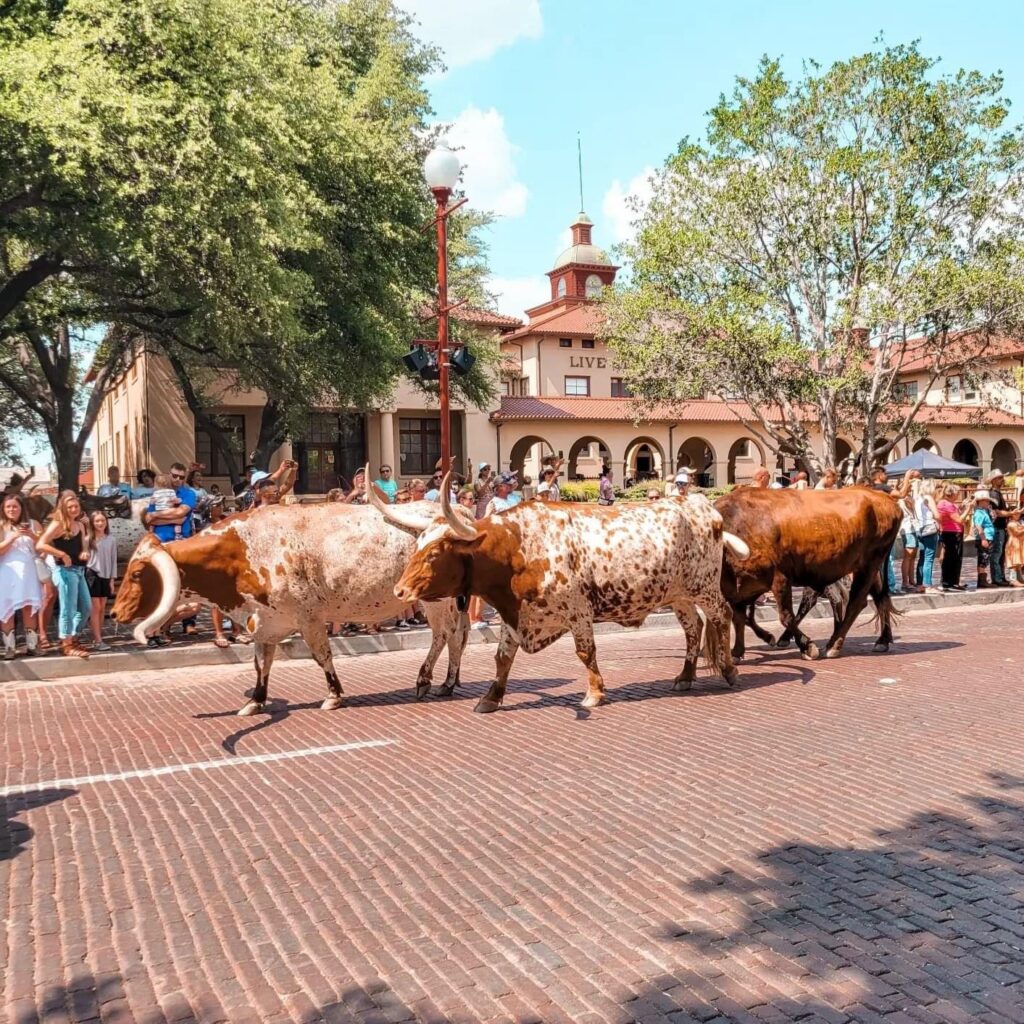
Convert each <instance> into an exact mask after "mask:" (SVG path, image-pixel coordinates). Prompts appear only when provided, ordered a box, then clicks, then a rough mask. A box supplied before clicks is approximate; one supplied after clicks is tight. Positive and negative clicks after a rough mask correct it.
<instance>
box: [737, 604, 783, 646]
mask: <svg viewBox="0 0 1024 1024" xmlns="http://www.w3.org/2000/svg"><path fill="white" fill-rule="evenodd" d="M730 608H732V631H733V633H735V634H736V635H735V637H734V639H733V643H732V656H733V658H734V660H736V661H742V660H743V657H744V655H745V654H746V653H747V634H746V632H745V631H746V628H747V621H748V620H749V621H750V622H751V625H753V619H754V604H753V602H751V603H750V604H732V605H730ZM773 639H774V638H773Z"/></svg>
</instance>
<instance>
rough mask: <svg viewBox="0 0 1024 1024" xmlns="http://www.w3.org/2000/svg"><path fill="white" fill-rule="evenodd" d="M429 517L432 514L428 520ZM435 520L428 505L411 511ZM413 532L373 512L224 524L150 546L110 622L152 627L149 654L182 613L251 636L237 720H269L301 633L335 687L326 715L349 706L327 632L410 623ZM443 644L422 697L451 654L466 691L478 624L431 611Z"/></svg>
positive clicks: (311, 511) (297, 509) (265, 514)
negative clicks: (404, 591)
mask: <svg viewBox="0 0 1024 1024" xmlns="http://www.w3.org/2000/svg"><path fill="white" fill-rule="evenodd" d="M423 506H429V508H423ZM407 507H408V508H412V509H421V512H422V514H424V515H425V514H428V513H432V514H433V515H435V516H436V515H437V511H438V507H437V505H435V504H432V503H429V502H422V503H417V504H416V505H413V506H407ZM416 537H417V532H416V531H415V530H409V529H403V528H401V527H398V526H395V525H392V524H390V523H387V522H385V521H384V520H383V519H382V517H381V515H380V513H379V512H378V511H377V510H376V509H374V508H371V507H369V506H366V505H343V504H324V505H305V506H304V505H290V506H285V505H271V506H268V507H265V508H258V509H253V510H251V511H249V512H243V513H240V514H238V515H234V516H231V517H229V518H228V519H225V520H224V521H223V522H221V523H218V524H217V525H215V526H211V527H209V528H208V529H206V530H204V531H203V532H202V533H200V534H199V535H198V536H196V537H191V538H189V539H188V540H181V541H176V542H174V543H172V544H167V545H163V544H161V543H160V542H159V541H158V540H157V539H156V538H155V537H154V536H153V535H152V534H147V535H146V536H145V538H143V540H142V542H141V543H140V544H139V546H138V548H137V549H136V551H135V554H134V556H133V557H132V560H131V562H130V563H129V565H128V568H127V570H126V571H125V575H124V580H123V582H122V584H121V588H120V590H119V591H118V595H117V601H116V602H115V603H114V607H113V609H112V615H113V617H114V618H115V619H117V620H118V621H119V622H131V621H133V620H134V619H136V618H141V619H142V620H143V621H142V622H141V623H140V624H139V625H138V626H137V627H136V629H135V637H136V639H137V640H139V642H140V643H144V642H145V640H146V637H147V635H152V634H153V633H154V632H156V631H157V630H158V629H159V628H160V627H161V626H162V625H163V623H165V622H166V621H167V620H168V618H169V617H170V616H171V614H172V613H173V612H174V610H175V608H176V607H177V606H178V605H179V603H180V602H183V601H192V602H195V601H198V602H201V603H203V604H210V605H216V606H217V607H218V608H220V609H221V610H222V611H224V612H226V613H228V614H229V615H230V616H231V617H232V619H234V620H236V621H239V622H243V623H245V625H246V626H247V628H248V629H249V631H250V632H251V633H252V634H253V636H254V638H255V640H256V643H255V655H256V676H257V679H256V687H255V689H254V690H253V694H252V699H251V700H250V701H249V702H248V703H247V704H246V705H245V706H244V707H243V708H242V710H241V711H239V714H240V715H249V714H254V713H256V712H258V711H260V710H262V709H263V707H264V705H265V702H266V699H267V685H268V679H269V675H270V667H271V663H272V662H273V660H274V652H275V650H276V648H277V645H278V644H279V643H280V642H281V641H282V640H284V639H285V638H286V637H288V636H290V635H291V634H292V633H294V632H295V631H296V630H298V631H299V632H300V633H301V634H302V637H303V639H304V640H305V641H306V643H307V645H308V646H309V649H310V652H311V653H312V655H313V657H314V658H315V659H316V661H317V663H318V664H319V665H320V667H321V668H322V669H323V671H324V675H325V676H326V677H327V685H328V688H329V690H330V693H329V695H328V697H327V699H326V700H325V701H324V702H323V705H322V707H324V708H336V707H338V706H340V704H341V699H342V698H341V694H342V688H341V683H340V682H339V680H338V676H337V674H336V672H335V670H334V663H333V658H332V656H331V647H330V640H329V638H328V635H327V624H328V623H329V622H368V623H375V622H380V621H382V620H384V619H388V618H392V617H394V616H397V615H399V614H401V612H402V611H403V609H404V608H405V606H406V603H407V602H404V601H401V600H399V599H398V598H396V597H395V593H394V588H395V583H396V582H397V580H398V578H399V576H400V575H401V572H402V569H403V567H404V566H405V564H406V562H407V561H408V560H409V558H410V556H411V555H412V554H413V553H414V551H415V550H416ZM425 610H426V615H427V620H428V621H429V623H430V627H431V629H432V630H433V643H432V644H431V647H430V650H429V652H428V654H427V657H426V660H425V661H424V662H423V665H422V666H421V668H420V671H419V676H418V678H417V682H416V693H417V697H422V696H424V695H425V694H426V693H427V692H428V691H429V689H430V681H431V674H432V672H433V668H434V664H435V663H436V661H437V659H438V657H439V655H440V653H441V650H442V648H443V647H445V646H446V645H447V647H448V665H449V667H448V676H447V679H446V682H445V685H444V687H443V688H442V692H444V693H451V691H452V688H453V687H454V686H455V684H456V683H457V682H458V677H459V665H460V662H461V659H462V650H463V646H464V645H465V642H466V638H467V634H468V630H469V622H468V620H467V618H466V616H465V615H464V614H462V613H460V612H459V611H458V610H457V609H456V607H455V602H454V601H441V602H437V603H434V604H428V605H427V606H426V609H425Z"/></svg>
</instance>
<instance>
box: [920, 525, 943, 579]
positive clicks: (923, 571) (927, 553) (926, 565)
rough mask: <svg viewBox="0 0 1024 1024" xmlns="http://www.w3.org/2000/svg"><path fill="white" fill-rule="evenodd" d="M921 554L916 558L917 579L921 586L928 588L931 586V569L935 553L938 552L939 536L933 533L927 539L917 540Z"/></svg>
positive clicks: (933, 564)
mask: <svg viewBox="0 0 1024 1024" xmlns="http://www.w3.org/2000/svg"><path fill="white" fill-rule="evenodd" d="M917 543H918V546H919V547H920V549H921V554H920V555H918V557H917V578H918V580H920V582H921V585H922V586H925V587H930V586H931V585H932V569H933V568H934V566H935V553H936V551H938V550H939V535H938V534H937V533H933V534H931V535H930V536H927V537H918V538H917Z"/></svg>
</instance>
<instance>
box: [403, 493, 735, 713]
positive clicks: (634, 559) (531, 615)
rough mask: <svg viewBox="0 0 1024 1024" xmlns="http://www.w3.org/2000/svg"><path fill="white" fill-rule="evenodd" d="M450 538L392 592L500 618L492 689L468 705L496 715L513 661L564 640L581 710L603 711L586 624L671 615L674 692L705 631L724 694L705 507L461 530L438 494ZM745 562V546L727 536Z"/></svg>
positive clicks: (594, 509) (685, 505) (621, 511)
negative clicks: (682, 651) (579, 683)
mask: <svg viewBox="0 0 1024 1024" xmlns="http://www.w3.org/2000/svg"><path fill="white" fill-rule="evenodd" d="M441 492H442V509H443V512H444V515H445V517H446V521H447V529H446V530H444V531H443V533H442V534H441V535H440V536H439V535H438V533H437V531H436V530H429V531H426V532H425V533H424V534H423V536H422V537H421V539H420V550H418V551H417V553H416V555H415V556H414V557H413V559H412V561H411V562H410V563H409V566H408V568H407V569H406V570H405V572H404V574H403V575H402V578H401V580H399V582H398V586H397V587H396V588H395V593H396V595H397V596H398V599H399V600H400V601H402V602H403V603H405V602H409V601H415V600H417V599H420V600H428V601H433V600H438V599H440V598H444V597H457V598H462V599H463V600H465V598H466V597H467V596H468V595H470V594H475V595H479V596H480V597H482V598H484V599H485V600H486V601H488V602H489V603H490V604H492V605H493V606H494V607H495V608H496V609H497V610H498V612H499V613H500V614H501V618H502V628H501V636H500V639H499V642H498V651H497V656H496V669H497V670H496V678H495V681H494V684H493V685H492V686H491V688H490V691H489V692H488V693H487V694H486V695H485V696H484V697H483V699H482V700H481V701H480V702H479V703H478V704H477V706H476V710H477V711H480V712H490V711H495V710H497V708H498V707H499V706H500V704H501V702H502V700H503V698H504V695H505V687H506V683H507V681H508V675H509V670H510V669H511V667H512V661H513V659H514V657H515V654H516V651H517V650H518V649H519V648H520V647H522V648H523V649H524V650H525V651H527V652H528V653H531V654H532V653H535V652H537V651H541V650H543V649H544V648H545V647H547V646H548V645H549V644H551V643H553V642H554V641H555V640H557V639H558V638H559V637H560V636H562V635H564V634H565V633H567V632H568V633H572V636H573V640H574V641H575V644H576V654H577V656H578V657H579V659H580V661H582V662H583V664H584V665H585V666H586V668H587V673H588V686H587V695H586V697H585V698H584V700H583V706H584V707H594V706H596V705H598V704H601V703H603V702H604V700H605V687H604V680H603V679H602V677H601V673H600V670H599V669H598V666H597V655H596V648H595V644H594V629H593V626H594V623H595V622H618V623H621V624H622V625H625V626H639V625H640V624H641V623H642V622H643V621H644V619H645V618H646V617H647V616H648V615H649V614H650V613H651V612H652V611H655V610H656V609H658V608H661V607H664V606H666V605H667V606H671V607H672V609H673V610H674V611H675V613H676V617H677V618H678V619H679V622H680V623H681V625H682V627H683V630H684V632H685V634H686V643H687V656H686V662H685V664H684V666H683V670H682V671H681V672H680V674H679V676H678V678H677V679H676V681H675V684H674V685H675V688H676V689H680V690H683V689H688V688H689V686H690V684H691V683H692V681H693V678H694V674H695V665H696V659H697V650H698V648H699V646H700V635H701V622H700V618H699V616H698V614H697V609H698V608H700V610H701V611H702V612H703V614H704V616H705V617H706V620H707V629H706V634H705V636H706V654H707V656H708V660H709V662H710V663H711V664H712V665H714V666H715V667H716V668H717V669H718V670H719V671H721V673H722V674H723V675H724V676H725V678H726V680H727V681H728V682H729V684H730V685H732V684H733V683H734V682H735V678H736V671H735V669H734V667H733V663H732V657H731V656H730V653H729V610H728V607H727V605H726V603H725V601H724V599H723V597H722V591H721V584H720V576H721V570H722V561H721V560H722V547H723V531H722V517H721V516H720V515H719V514H718V513H717V512H716V511H715V509H714V507H713V506H712V505H711V504H710V502H708V501H707V500H706V499H705V498H703V497H702V496H695V497H691V498H687V499H670V500H666V501H659V502H648V503H644V504H628V505H618V506H612V507H603V506H599V505H577V504H568V503H554V504H549V503H542V502H527V503H524V504H522V505H518V506H516V507H515V508H513V509H510V510H508V511H507V512H502V513H500V514H498V515H494V516H490V517H488V518H485V519H482V520H480V521H479V522H477V523H476V524H474V525H473V526H468V525H467V524H466V523H465V522H463V521H460V520H459V519H458V518H456V517H454V516H453V515H452V513H451V507H450V503H449V502H448V500H447V488H446V487H445V486H442V488H441ZM727 543H728V544H729V545H730V546H732V547H733V548H734V550H735V551H736V553H738V554H743V553H744V552H745V550H746V547H745V545H744V544H743V543H742V542H741V541H738V540H736V538H733V537H728V538H727Z"/></svg>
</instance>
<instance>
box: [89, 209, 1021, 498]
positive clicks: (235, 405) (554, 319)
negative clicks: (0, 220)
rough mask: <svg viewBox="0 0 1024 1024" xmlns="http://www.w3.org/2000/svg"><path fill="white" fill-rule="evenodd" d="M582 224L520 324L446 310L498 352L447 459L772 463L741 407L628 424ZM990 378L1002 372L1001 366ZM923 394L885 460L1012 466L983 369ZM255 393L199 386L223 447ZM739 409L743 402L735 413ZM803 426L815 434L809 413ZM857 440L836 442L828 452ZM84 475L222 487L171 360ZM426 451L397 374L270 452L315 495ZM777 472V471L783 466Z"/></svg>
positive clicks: (528, 467) (1009, 350)
mask: <svg viewBox="0 0 1024 1024" xmlns="http://www.w3.org/2000/svg"><path fill="white" fill-rule="evenodd" d="M592 231H593V225H592V223H591V221H590V220H589V218H588V217H587V216H586V214H584V213H581V214H580V215H579V216H578V217H577V219H576V221H575V223H574V224H573V225H572V244H571V245H570V246H569V247H568V248H567V249H566V250H565V251H564V252H563V253H562V254H561V255H560V256H559V257H558V259H557V260H556V261H555V265H554V267H552V269H551V270H550V271H548V277H549V279H550V285H551V298H550V299H549V300H548V301H547V302H545V303H542V304H541V305H539V306H535V307H533V308H532V309H529V310H527V311H526V319H525V320H519V319H517V318H514V317H506V316H500V315H498V314H496V313H491V312H488V311H486V310H469V311H467V310H466V309H465V308H463V309H462V310H460V313H459V315H460V316H462V317H463V318H464V319H466V320H468V321H470V322H471V323H473V324H474V326H475V327H477V328H478V329H483V330H487V331H491V332H493V333H494V335H495V337H496V339H497V342H498V344H499V346H500V348H501V353H502V357H503V358H502V366H503V370H502V379H501V381H500V387H501V391H502V394H501V396H500V398H499V400H498V401H496V403H495V406H494V408H491V409H484V410H480V409H475V408H464V407H462V406H460V405H459V404H458V403H453V410H452V448H453V452H454V454H455V455H456V456H457V458H458V464H459V465H461V466H466V465H468V464H470V463H472V464H473V465H474V466H475V465H476V464H477V463H480V462H488V463H490V464H491V465H494V466H499V467H501V468H509V467H511V468H513V469H516V470H518V471H519V472H520V474H523V475H530V476H533V477H536V476H537V474H538V472H539V469H540V466H541V462H542V460H543V458H544V457H545V456H546V455H560V456H562V457H563V458H564V459H565V460H566V465H565V474H566V477H567V478H568V479H569V480H574V479H577V478H580V477H583V478H593V477H596V476H597V475H598V473H599V472H600V469H601V466H602V464H610V465H611V466H612V467H613V468H614V469H615V471H616V478H617V479H618V480H620V481H621V480H624V479H627V478H631V477H632V478H638V479H639V478H645V477H658V478H662V479H664V478H666V477H668V476H669V475H670V474H672V473H674V472H675V470H676V468H677V467H680V466H689V467H690V468H691V469H692V470H693V471H694V472H695V473H697V474H698V476H699V478H700V481H701V482H702V483H703V484H705V485H708V486H714V485H718V486H721V485H723V484H728V483H742V482H744V481H746V480H749V479H750V477H751V476H752V474H753V471H754V470H755V469H756V468H757V467H758V466H760V465H769V466H772V465H775V464H776V460H775V458H774V457H773V456H772V455H771V453H770V452H768V451H767V450H766V449H765V447H764V446H763V445H762V444H761V443H760V442H759V441H758V440H757V438H755V437H753V436H751V434H750V432H749V431H747V430H746V429H745V428H744V425H743V419H744V418H747V417H745V416H744V415H742V413H743V412H744V410H743V408H742V407H740V406H737V405H734V404H731V403H726V402H722V401H719V400H716V399H705V400H696V401H690V402H686V403H682V404H681V405H678V406H674V407H673V408H671V409H666V410H664V411H663V412H659V413H651V414H650V415H649V416H648V418H646V419H644V420H642V421H641V422H637V421H636V411H635V407H634V403H633V402H632V401H631V399H630V398H629V395H628V392H627V389H626V385H625V382H624V380H623V378H622V376H621V373H620V372H619V371H617V370H616V368H615V364H614V360H613V359H612V357H611V355H610V353H609V352H608V350H607V347H606V345H605V344H604V343H603V342H602V341H600V340H599V338H598V337H597V335H598V333H599V330H600V320H599V317H600V313H599V307H598V306H597V305H596V304H595V301H594V300H595V299H596V298H597V297H598V296H599V295H600V294H601V290H602V289H603V288H604V287H605V286H606V285H609V284H611V283H612V282H613V281H614V279H615V275H616V272H617V270H618V268H617V267H616V266H615V265H614V264H613V263H612V262H611V260H610V259H609V258H608V256H607V254H606V253H605V252H604V251H603V250H601V249H600V248H598V247H597V246H596V245H595V244H594V242H593V238H592ZM996 355H997V356H998V359H997V360H996V364H995V365H996V367H997V368H998V369H1002V370H1004V371H1010V370H1013V369H1015V368H1019V367H1021V366H1024V343H1019V342H1014V341H1011V340H1001V341H1000V342H999V344H998V346H997V349H996ZM1003 376H1004V377H1006V376H1007V374H1004V375H1003ZM927 380H928V373H927V367H926V365H925V363H924V360H920V361H917V362H915V360H914V359H908V360H907V361H906V362H905V365H904V373H903V386H904V388H905V390H906V397H907V400H908V401H913V400H915V399H916V398H917V396H918V394H919V391H920V389H923V388H924V387H925V386H926V385H927ZM941 384H942V386H941V387H933V388H932V389H931V390H930V391H929V392H928V394H927V395H926V396H925V407H924V408H923V409H922V411H921V413H920V415H919V417H918V420H917V423H918V424H919V425H920V427H921V428H922V429H921V431H919V432H918V433H917V434H916V436H915V437H914V438H912V439H908V440H907V441H905V442H902V443H901V444H900V446H899V449H898V450H894V452H893V458H899V457H901V456H902V455H905V454H907V453H908V452H909V451H913V450H915V449H917V448H919V447H923V446H927V447H930V448H932V449H933V450H935V451H937V452H939V453H940V454H942V455H945V456H948V457H950V458H954V459H958V460H959V461H962V462H967V463H971V464H973V465H977V466H980V467H981V468H982V469H983V470H984V471H986V472H987V471H988V470H989V469H991V468H992V467H993V466H998V467H999V468H1001V469H1003V470H1004V471H1005V472H1008V473H1009V472H1012V471H1013V470H1015V469H1016V468H1017V467H1018V466H1019V465H1020V464H1021V458H1022V454H1021V453H1022V451H1024V396H1022V394H1021V391H1020V390H1019V389H1018V388H1016V387H1013V386H1011V385H1009V384H1007V383H1006V381H1005V380H998V381H997V380H993V382H992V383H990V384H986V385H984V393H980V391H972V390H971V387H970V384H969V383H968V377H967V376H966V375H957V374H954V375H950V376H948V377H947V378H946V379H945V380H943V381H942V382H941ZM262 406H263V395H262V393H259V392H253V391H246V390H244V389H241V388H239V387H237V386H235V385H234V384H233V383H232V382H231V380H230V378H225V380H224V382H223V384H222V385H221V387H220V390H219V391H218V392H216V393H215V394H214V395H213V404H212V405H211V410H210V411H212V412H214V413H216V414H217V416H218V417H219V419H220V422H221V424H222V425H223V427H224V428H225V429H226V430H227V431H228V432H229V433H231V434H232V435H233V437H234V438H235V447H236V450H237V451H239V452H240V453H247V452H249V451H251V450H252V449H253V448H254V447H255V445H256V438H257V437H258V434H259V421H260V410H261V408H262ZM747 412H749V410H747ZM809 427H810V429H811V432H812V436H813V434H814V424H813V423H810V424H809ZM854 442H855V437H854V436H852V435H850V436H847V437H844V438H843V439H842V441H841V444H840V451H839V453H838V454H839V457H840V458H842V457H843V456H844V455H845V454H847V453H848V451H849V450H851V449H852V447H853V446H854ZM92 449H93V452H94V454H95V459H96V470H97V477H96V478H97V479H98V480H102V479H104V478H105V475H106V470H107V467H108V466H110V465H112V464H116V465H118V466H120V467H121V470H122V473H123V474H124V475H125V476H129V475H134V473H135V472H136V471H137V470H138V469H139V468H140V467H142V466H154V467H166V466H167V465H169V464H170V463H171V462H173V461H181V462H189V461H191V460H193V459H195V460H196V461H198V462H201V463H203V464H205V465H206V466H207V473H206V479H207V482H208V483H219V484H220V485H221V486H222V488H225V489H226V488H227V486H228V484H229V479H228V476H227V469H226V467H225V466H224V465H223V464H222V460H221V459H220V457H219V456H218V454H217V452H216V450H215V449H214V448H213V446H212V445H211V443H210V439H209V437H207V436H206V435H205V433H204V432H203V431H201V430H197V429H196V426H195V422H194V420H193V417H192V414H191V412H190V411H189V409H188V406H187V405H186V403H185V401H184V398H183V397H182V395H181V393H180V390H179V388H178V386H177V383H176V380H175V378H174V375H173V372H172V371H171V369H170V367H169V366H168V365H167V364H166V363H165V362H164V361H163V360H162V359H161V358H159V357H154V356H151V355H142V356H140V357H139V358H138V359H137V360H136V362H135V363H134V364H133V365H132V367H131V369H130V370H129V372H128V374H127V375H126V377H125V380H124V381H123V382H122V383H121V385H120V386H119V387H118V388H117V389H115V391H114V392H113V393H112V394H110V395H108V396H107V398H106V400H105V401H104V403H103V407H102V409H101V412H100V416H99V419H98V420H97V424H96V429H95V433H94V437H93V444H92ZM439 452H440V418H439V414H438V410H437V406H436V404H435V403H433V402H431V401H430V400H428V399H426V398H425V397H424V395H423V394H422V393H420V392H419V391H417V390H416V389H414V388H412V387H411V386H409V385H407V384H404V383H403V384H399V385H398V387H397V388H396V390H395V393H394V395H393V397H392V400H391V402H390V403H388V404H387V405H386V406H383V407H381V408H378V409H371V410H339V409H320V410H317V411H314V412H311V413H310V415H309V418H308V421H307V425H306V428H305V430H303V431H302V432H301V433H299V434H297V436H296V437H294V438H293V439H292V440H291V441H289V442H287V443H286V444H284V445H282V446H281V447H280V448H279V449H278V451H277V452H276V453H275V454H274V456H273V458H272V459H271V466H270V468H273V467H274V466H275V465H276V464H277V463H278V462H279V461H280V459H282V458H286V457H293V458H295V459H296V460H297V461H298V463H299V477H298V484H297V487H296V491H297V492H298V493H299V494H310V495H315V494H323V493H324V492H326V491H327V490H328V489H330V488H331V487H334V486H337V485H338V483H339V481H340V482H342V483H345V482H347V481H348V480H351V478H352V474H353V472H354V471H355V470H356V469H357V468H358V467H360V466H362V465H364V464H365V463H366V462H370V463H371V464H372V466H373V469H374V470H376V469H377V467H378V466H380V465H381V464H387V465H390V466H392V467H393V468H394V470H395V473H396V476H397V477H398V479H399V480H404V481H408V480H410V479H413V478H415V477H426V476H429V475H430V473H431V472H432V471H433V467H434V465H435V463H436V462H437V460H438V457H439ZM785 468H789V467H788V466H787V467H785Z"/></svg>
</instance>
